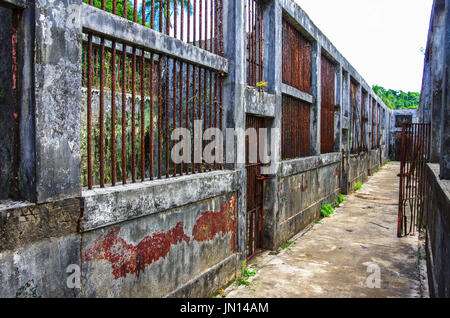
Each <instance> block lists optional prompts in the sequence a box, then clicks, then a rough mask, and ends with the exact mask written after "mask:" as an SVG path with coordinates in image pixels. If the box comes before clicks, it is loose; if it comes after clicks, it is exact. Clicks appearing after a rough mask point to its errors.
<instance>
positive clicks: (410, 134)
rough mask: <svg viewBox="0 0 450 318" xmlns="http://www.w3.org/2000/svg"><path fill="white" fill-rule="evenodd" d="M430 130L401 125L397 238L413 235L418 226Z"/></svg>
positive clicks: (424, 198) (418, 125)
mask: <svg viewBox="0 0 450 318" xmlns="http://www.w3.org/2000/svg"><path fill="white" fill-rule="evenodd" d="M430 129H431V126H430V124H403V126H402V144H401V154H400V157H401V158H400V174H399V175H398V176H399V177H400V191H399V204H398V230H397V235H398V237H402V236H406V235H409V234H414V233H415V232H416V228H420V227H421V224H422V216H423V207H424V203H425V200H426V188H425V185H426V173H425V168H426V164H427V162H429V161H430V133H431V130H430Z"/></svg>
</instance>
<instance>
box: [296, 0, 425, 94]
mask: <svg viewBox="0 0 450 318" xmlns="http://www.w3.org/2000/svg"><path fill="white" fill-rule="evenodd" d="M295 1H296V2H297V3H298V4H299V5H300V6H301V7H302V8H303V9H304V10H305V11H306V13H307V14H308V15H309V17H310V18H311V19H312V21H313V22H314V23H315V24H316V26H317V27H318V28H319V29H321V30H322V32H323V33H324V34H325V35H326V36H327V37H328V38H329V39H330V41H331V42H332V43H333V44H334V45H335V46H336V48H337V49H338V50H339V51H340V52H341V53H342V55H344V56H345V58H346V59H347V60H348V61H349V62H350V63H351V64H352V65H353V66H354V67H355V68H356V70H357V71H358V72H359V73H360V74H361V75H362V76H363V77H364V79H365V80H366V81H367V82H368V84H369V85H374V84H378V85H381V86H384V87H386V88H392V89H396V90H403V91H416V92H419V91H420V88H421V85H422V73H423V59H424V54H423V53H422V51H421V49H424V48H425V47H426V41H427V35H428V26H429V21H430V14H431V6H432V2H433V1H432V0H295Z"/></svg>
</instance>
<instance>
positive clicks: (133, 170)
mask: <svg viewBox="0 0 450 318" xmlns="http://www.w3.org/2000/svg"><path fill="white" fill-rule="evenodd" d="M132 52H133V53H132V54H133V56H132V67H131V174H132V181H133V183H135V182H136V48H135V47H133V49H132Z"/></svg>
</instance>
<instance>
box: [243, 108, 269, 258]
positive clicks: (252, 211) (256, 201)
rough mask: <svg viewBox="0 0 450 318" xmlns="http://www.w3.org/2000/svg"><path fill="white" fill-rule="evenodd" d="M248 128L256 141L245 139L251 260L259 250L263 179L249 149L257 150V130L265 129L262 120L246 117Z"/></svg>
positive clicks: (247, 243) (249, 256) (249, 251)
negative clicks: (252, 130) (252, 131)
mask: <svg viewBox="0 0 450 318" xmlns="http://www.w3.org/2000/svg"><path fill="white" fill-rule="evenodd" d="M248 128H254V129H255V130H256V136H257V137H256V139H257V140H256V141H254V140H249V136H248V135H247V136H246V138H245V161H246V170H247V214H246V252H247V258H251V257H252V256H254V255H255V254H256V253H257V252H258V250H259V249H260V248H261V234H262V212H263V179H264V178H263V177H262V176H261V166H262V163H261V161H260V158H259V155H257V156H256V162H250V158H251V155H250V149H251V148H252V147H251V143H255V142H256V149H259V144H260V140H259V129H260V128H265V120H264V118H263V117H256V116H250V115H247V117H246V129H248ZM252 146H254V145H252ZM257 151H259V150H257ZM257 154H258V153H257Z"/></svg>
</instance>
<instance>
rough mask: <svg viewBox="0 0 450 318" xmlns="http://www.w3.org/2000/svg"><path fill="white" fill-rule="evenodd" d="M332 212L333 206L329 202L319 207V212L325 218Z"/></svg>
mask: <svg viewBox="0 0 450 318" xmlns="http://www.w3.org/2000/svg"><path fill="white" fill-rule="evenodd" d="M333 213H334V208H333V205H331V204H325V205H324V206H322V208H321V209H320V214H321V215H322V216H323V217H324V218H327V217H329V216H331V215H332V214H333Z"/></svg>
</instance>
